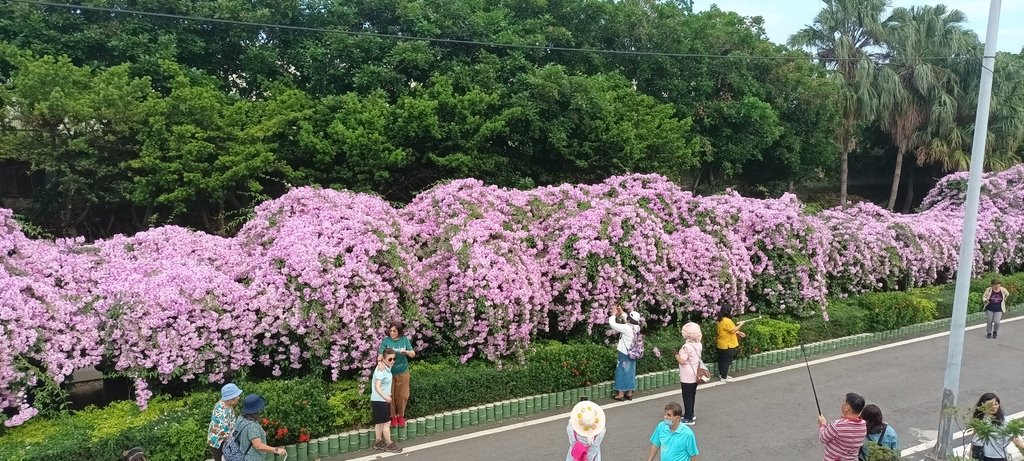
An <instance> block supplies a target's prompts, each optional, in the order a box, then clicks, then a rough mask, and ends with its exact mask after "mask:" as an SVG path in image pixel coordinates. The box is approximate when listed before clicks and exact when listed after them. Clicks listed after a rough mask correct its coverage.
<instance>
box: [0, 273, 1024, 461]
mask: <svg viewBox="0 0 1024 461" xmlns="http://www.w3.org/2000/svg"><path fill="white" fill-rule="evenodd" d="M991 278H992V276H991V275H986V276H982V278H981V279H979V280H975V281H974V282H973V283H972V290H973V291H972V297H973V298H972V303H971V310H972V311H975V312H976V311H978V310H980V301H981V299H980V298H981V294H980V293H981V292H982V291H983V290H984V289H985V288H986V287H987V286H988V283H989V281H990V279H991ZM1001 278H1002V280H1003V284H1004V286H1006V287H1007V289H1009V290H1010V293H1011V297H1015V296H1021V295H1024V274H1017V275H1013V276H1003V277H1001ZM952 293H953V286H952V284H949V285H945V286H940V287H927V288H917V289H912V290H909V291H907V292H898V293H870V294H865V295H861V296H855V297H851V298H848V299H842V300H830V303H829V306H828V313H829V321H828V322H825V321H824V320H823V318H822V317H821V316H814V317H810V318H801V319H791V320H786V319H767V318H765V319H761V320H757V321H754V322H751V323H749V324H747V326H746V327H745V328H744V330H745V331H746V332H747V338H746V339H744V340H743V341H741V347H742V350H741V357H742V356H749V355H753V354H757V353H760V352H764V351H770V350H777V349H783V348H787V347H792V346H794V345H796V344H797V343H798V342H799V341H803V342H807V343H809V342H816V341H822V340H827V339H833V338H838V337H843V336H851V335H855V334H859V333H863V332H867V331H880V330H885V329H891V328H898V327H901V326H905V325H908V324H911V323H916V322H921V321H927V320H931V319H933V318H936V317H940V318H941V317H943V316H946V317H948V316H949V312H950V311H951V310H952V308H951V306H952V298H953V294H952ZM1011 299H1012V298H1011ZM701 328H702V330H703V331H704V341H703V343H704V350H705V353H704V360H705V361H707V362H709V363H713V362H714V361H715V360H716V359H717V357H716V356H717V350H716V347H715V339H716V338H715V329H716V327H715V322H714V319H707V320H704V321H703V322H701ZM645 344H646V348H647V351H646V354H645V356H644V358H643V359H642V360H641V361H640V362H639V364H638V372H639V373H649V372H653V371H660V370H667V369H671V368H675V367H676V366H677V365H676V363H675V359H674V354H675V352H676V351H677V350H678V349H679V347H680V346H681V345H682V337H681V335H680V333H679V325H670V326H668V327H666V328H661V329H657V330H652V331H648V332H647V333H646V334H645ZM615 359H616V352H615V348H614V346H613V345H611V344H609V345H605V344H593V343H588V342H569V343H567V344H563V343H559V342H538V343H537V344H535V345H534V346H532V347H531V349H530V350H529V351H527V353H526V354H525V356H524V357H523V362H522V363H517V362H513V363H505V364H503V366H501V367H496V366H494V365H493V364H488V363H483V362H470V363H466V364H462V363H458V361H456V360H455V359H451V358H449V359H443V358H442V359H436V360H433V361H431V360H430V359H429V358H428V359H427V360H417V361H413V363H412V365H411V367H412V368H411V370H412V373H413V378H412V380H411V386H412V398H411V399H410V402H409V410H408V413H409V415H411V416H413V417H415V416H422V415H429V414H435V413H439V412H443V411H449V410H456V409H462V408H467V407H471V406H475V405H481V404H485V403H490V402H495V401H500V400H506V399H511V398H516V397H523V396H528V395H536V394H543V393H549V392H557V391H563V390H568V389H574V388H580V387H585V386H589V385H591V384H593V383H597V382H602V381H607V380H610V379H611V378H612V376H613V374H614V368H615ZM239 384H240V385H241V387H242V388H243V389H244V390H246V391H247V392H256V393H260V394H262V395H264V396H266V397H267V400H268V403H269V405H268V407H267V410H266V412H265V413H264V417H266V418H267V419H268V424H267V426H268V433H270V437H271V440H270V442H271V444H273V445H283V444H291V443H295V442H297V441H299V440H300V438H301V437H312V438H315V437H320V436H324V435H329V434H333V433H338V432H342V431H345V430H349V429H352V428H356V427H367V426H368V425H369V421H370V412H369V405H368V404H367V401H368V400H369V397H368V393H369V390H368V389H367V388H366V386H360V384H359V383H358V382H355V381H341V382H335V383H328V382H324V381H322V380H320V379H317V378H314V377H307V378H297V379H289V380H268V381H262V382H256V383H254V382H247V381H245V380H244V379H243V380H241V382H240V383H239ZM217 397H218V394H217V392H215V391H214V390H212V389H211V390H206V391H197V392H193V393H191V394H189V395H187V396H185V397H181V398H173V399H172V398H169V397H167V396H158V397H156V398H154V399H153V400H152V401H151V402H150V404H149V408H148V409H147V410H146V411H142V412H140V411H139V410H138V408H137V407H136V406H135V404H134V402H117V403H114V404H111V405H109V406H107V407H105V408H102V409H98V408H87V409H85V410H82V411H77V412H72V413H68V414H63V415H60V416H57V417H52V418H43V417H37V418H35V419H33V420H31V421H29V422H28V423H26V424H24V425H22V426H19V427H15V428H3V429H0V459H3V460H11V461H35V460H40V461H42V460H53V459H75V460H115V459H117V458H118V457H119V456H120V454H121V452H122V451H123V450H124V449H126V448H129V447H132V446H143V447H145V448H146V449H147V452H149V453H150V459H151V460H153V461H173V460H182V461H192V460H203V459H206V448H205V445H206V444H205V435H206V427H207V424H208V422H209V417H210V411H211V410H212V407H213V405H214V403H215V402H216V401H217ZM279 429H284V431H281V432H280V433H278V430H279Z"/></svg>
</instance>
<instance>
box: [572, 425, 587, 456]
mask: <svg viewBox="0 0 1024 461" xmlns="http://www.w3.org/2000/svg"><path fill="white" fill-rule="evenodd" d="M572 436H573V438H575V439H576V443H574V444H572V450H569V454H570V455H571V456H572V459H573V460H575V461H587V454H588V452H589V451H590V445H587V444H585V443H583V442H581V441H580V437H579V436H578V435H576V433H575V432H573V433H572Z"/></svg>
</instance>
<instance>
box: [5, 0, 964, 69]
mask: <svg viewBox="0 0 1024 461" xmlns="http://www.w3.org/2000/svg"><path fill="white" fill-rule="evenodd" d="M8 1H10V2H11V3H23V4H26V5H36V6H49V7H56V8H66V9H71V10H87V11H102V12H106V13H114V14H134V15H139V16H150V17H157V18H165V19H178V20H185V21H197V22H211V23H219V24H232V25H238V26H247V27H259V28H267V29H282V30H297V31H304V32H318V33H331V34H343V35H351V36H356V37H375V38H389V39H394V40H405V41H418V42H429V43H436V44H441V45H474V46H480V47H487V48H508V49H526V50H541V51H562V52H579V53H601V54H615V55H633V56H658V57H668V58H709V59H766V60H780V59H781V60H804V59H815V60H816V59H817V58H815V57H813V56H811V57H804V56H764V55H743V54H703V53H670V52H662V51H638V50H609V49H602V48H575V47H566V46H554V45H529V44H520V43H502V42H488V41H478V40H464V39H454V38H433V37H415V36H410V35H398V34H384V33H379V32H365V31H352V30H342V29H326V28H322V27H307V26H293V25H289V24H273V23H265V22H253V21H237V20H233V19H221V18H205V17H201V16H185V15H180V14H172V13H157V12H152V11H140V10H129V9H124V8H109V7H103V6H90V5H74V4H69V3H54V2H45V1H37V0H8ZM859 59H861V58H846V59H838V58H834V59H832V58H830V59H828V60H827V61H843V60H850V61H855V60H859ZM915 59H921V60H954V59H979V58H977V57H973V56H928V57H917V58H915Z"/></svg>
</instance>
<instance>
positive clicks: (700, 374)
mask: <svg viewBox="0 0 1024 461" xmlns="http://www.w3.org/2000/svg"><path fill="white" fill-rule="evenodd" d="M690 349H692V350H693V352H694V353H695V354H696V353H697V348H695V347H693V346H690ZM697 360H698V361H700V367H694V366H693V365H690V367H691V368H693V373H694V374H695V375H697V382H701V383H706V382H708V381H710V380H711V370H709V369H708V366H707V365H705V364H704V359H702V358H700V356H699V355H698V356H697Z"/></svg>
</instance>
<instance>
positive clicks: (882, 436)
mask: <svg viewBox="0 0 1024 461" xmlns="http://www.w3.org/2000/svg"><path fill="white" fill-rule="evenodd" d="M860 419H863V420H864V424H865V426H866V428H867V438H866V439H865V440H864V445H863V446H861V447H860V459H861V460H862V461H866V460H867V459H868V446H869V445H871V444H877V445H878V446H881V447H885V448H888V449H890V450H892V451H895V452H896V453H899V452H900V438H899V435H897V434H896V429H893V428H892V426H890V425H888V424H886V423H885V421H883V420H882V409H881V408H878V405H874V404H868V405H864V409H863V410H861V412H860Z"/></svg>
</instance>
